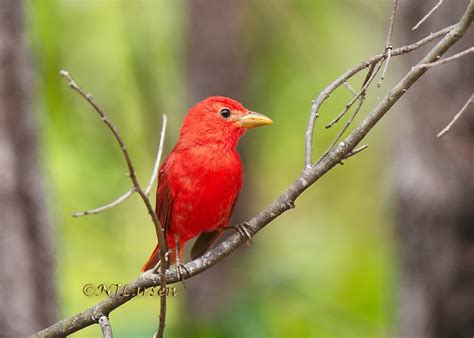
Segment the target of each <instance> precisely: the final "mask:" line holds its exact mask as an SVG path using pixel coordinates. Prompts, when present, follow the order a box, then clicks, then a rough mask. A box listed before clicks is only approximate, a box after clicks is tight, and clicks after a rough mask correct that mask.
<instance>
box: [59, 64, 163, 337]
mask: <svg viewBox="0 0 474 338" xmlns="http://www.w3.org/2000/svg"><path fill="white" fill-rule="evenodd" d="M60 74H61V76H62V77H64V78H65V79H66V80H67V81H68V84H69V87H71V88H72V89H73V90H74V91H76V92H77V93H78V94H79V95H81V96H82V97H83V98H84V99H85V100H86V101H87V102H88V103H89V104H90V105H91V106H92V108H94V110H95V111H96V112H97V113H98V114H99V116H100V118H101V120H102V122H104V123H105V124H106V125H107V127H108V128H109V130H110V131H111V132H112V135H113V136H114V138H115V140H116V141H117V143H118V144H119V146H120V150H121V151H122V155H123V157H124V160H125V163H126V164H127V168H128V172H129V176H130V179H131V181H132V184H133V187H134V190H135V191H136V192H138V194H139V195H140V197H141V199H142V201H143V203H144V204H145V207H146V209H147V211H148V214H149V215H150V217H151V219H152V221H153V224H154V225H155V231H156V235H157V238H158V243H159V248H160V260H161V261H162V262H164V261H166V251H167V247H166V241H165V236H164V231H163V228H162V227H161V224H160V221H159V220H158V217H157V215H156V213H155V211H154V210H153V207H152V205H151V202H150V200H149V199H148V196H147V195H146V194H145V192H144V191H143V189H142V187H141V185H140V182H138V178H137V175H136V173H135V168H134V166H133V162H132V160H131V158H130V155H129V154H128V150H127V148H126V147H125V142H124V141H123V139H122V137H121V136H120V133H119V132H118V130H117V128H116V127H115V125H114V124H113V123H112V121H111V120H110V119H109V118H108V117H107V115H106V114H105V111H104V110H102V108H101V107H100V106H99V105H98V104H97V103H96V102H95V100H94V99H93V97H92V95H91V94H86V93H85V92H84V91H83V90H82V88H81V87H80V86H79V85H78V84H77V83H76V81H74V79H73V78H72V77H71V76H70V75H69V73H68V72H67V71H65V70H61V71H60ZM160 272H161V273H160V276H161V277H160V283H159V284H160V287H161V288H162V289H163V290H166V264H161V270H160ZM160 304H161V306H160V326H159V329H158V332H159V333H160V335H159V337H163V333H164V327H165V317H166V292H164V293H163V295H161V296H160ZM105 313H107V312H105Z"/></svg>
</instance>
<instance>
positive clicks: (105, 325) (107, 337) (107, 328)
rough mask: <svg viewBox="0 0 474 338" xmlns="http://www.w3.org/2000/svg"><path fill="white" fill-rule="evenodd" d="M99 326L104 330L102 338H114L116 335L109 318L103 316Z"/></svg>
mask: <svg viewBox="0 0 474 338" xmlns="http://www.w3.org/2000/svg"><path fill="white" fill-rule="evenodd" d="M99 325H100V328H101V330H102V336H103V337H104V338H113V337H114V335H113V334H112V326H111V325H110V322H109V318H107V316H104V315H102V316H101V317H100V318H99Z"/></svg>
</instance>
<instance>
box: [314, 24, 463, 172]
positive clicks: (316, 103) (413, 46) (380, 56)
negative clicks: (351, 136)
mask: <svg viewBox="0 0 474 338" xmlns="http://www.w3.org/2000/svg"><path fill="white" fill-rule="evenodd" d="M455 27H456V25H452V26H449V27H446V28H443V29H441V30H439V31H438V32H436V33H433V34H430V35H429V36H427V37H425V38H423V39H421V40H419V41H417V42H415V43H413V44H411V45H407V46H403V47H400V48H396V49H393V50H392V53H391V56H392V57H393V56H398V55H403V54H407V53H410V52H412V51H414V50H415V49H418V48H420V47H421V46H424V45H425V44H427V43H429V42H431V41H433V40H435V39H437V38H439V37H441V36H443V35H446V34H448V33H449V32H451V31H452V30H453V29H454V28H455ZM384 57H385V52H383V53H380V54H377V55H374V56H372V57H371V58H369V59H367V60H365V61H364V62H362V63H360V64H358V65H357V66H355V67H353V68H352V69H350V70H348V71H347V72H345V73H344V74H343V75H341V76H340V77H339V78H337V79H336V80H334V81H333V82H332V83H331V84H329V85H328V86H327V87H326V88H325V89H324V90H323V91H321V93H320V94H319V96H318V97H317V98H316V99H315V100H313V103H312V106H311V112H310V117H309V122H308V126H307V128H306V134H305V135H306V142H305V168H306V169H308V168H310V167H311V165H312V152H313V151H312V149H313V132H314V125H315V122H316V118H317V116H318V112H319V108H320V107H321V105H322V104H323V102H324V101H325V100H326V99H327V98H328V97H329V96H330V95H331V94H332V93H333V92H334V91H335V90H336V89H337V88H339V86H341V85H342V84H343V83H344V82H346V81H347V80H348V79H350V78H351V77H353V76H354V75H356V74H357V73H359V72H360V71H361V70H363V69H365V68H367V67H369V66H371V65H372V64H374V63H377V62H379V61H380V60H381V59H383V58H384Z"/></svg>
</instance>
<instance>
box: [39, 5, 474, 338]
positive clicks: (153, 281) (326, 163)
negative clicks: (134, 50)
mask: <svg viewBox="0 0 474 338" xmlns="http://www.w3.org/2000/svg"><path fill="white" fill-rule="evenodd" d="M473 18H474V1H471V2H470V4H469V5H468V6H467V9H466V11H465V12H464V14H463V16H462V18H461V19H460V21H459V22H458V23H457V24H456V25H455V26H454V28H452V32H451V33H450V34H448V35H446V36H445V37H444V38H443V39H442V40H441V41H440V42H439V43H438V44H436V46H435V47H433V48H432V49H431V50H430V51H429V52H428V53H427V54H426V55H425V57H424V58H423V59H422V60H421V62H420V63H429V62H432V61H434V60H436V58H437V56H439V55H443V54H444V53H445V52H446V51H447V50H448V49H449V48H450V47H451V46H452V45H454V44H455V43H456V42H457V41H458V40H459V39H460V38H461V37H463V35H464V34H465V33H466V31H467V29H468V28H469V27H470V25H471V23H472V20H473ZM450 30H451V29H450ZM440 32H441V31H440ZM440 32H438V33H436V34H441V33H440ZM448 32H449V31H448ZM438 36H440V35H438ZM427 39H428V40H429V41H431V39H433V37H432V36H430V37H427V38H425V39H423V40H424V41H425V42H424V43H426V41H427ZM417 44H418V45H417V47H419V46H420V44H419V42H418V43H417ZM408 47H409V46H405V47H403V48H404V50H405V51H407V48H408ZM417 47H415V48H417ZM410 48H412V47H410ZM408 49H409V48H408ZM395 51H396V49H395V50H394V53H393V55H395ZM408 51H409V50H408ZM408 51H407V52H408ZM393 55H392V56H393ZM381 57H383V55H382V56H381ZM381 57H380V58H381ZM379 60H380V59H379ZM368 65H370V63H369V64H368ZM368 65H365V66H364V65H362V68H361V69H363V68H366V67H368ZM357 67H360V65H359V66H356V67H355V68H354V69H351V70H349V71H348V72H346V73H345V74H344V76H346V75H347V74H348V73H357V72H358V71H357V70H356V69H357ZM426 71H427V69H424V68H422V67H416V66H415V67H413V68H411V69H410V70H409V71H408V72H407V73H406V75H405V76H404V77H403V78H402V79H401V80H400V81H399V82H398V83H397V84H396V85H395V86H394V87H393V88H392V89H391V90H390V91H389V92H388V93H387V94H386V95H385V96H384V97H383V98H382V99H381V100H380V101H379V102H378V104H377V105H376V106H375V107H374V108H373V109H372V111H371V112H370V113H368V114H367V116H366V117H365V118H364V120H363V121H362V122H361V123H360V124H359V125H358V126H357V128H355V129H354V130H353V131H352V132H351V133H350V134H349V135H348V136H347V137H346V138H345V139H344V141H343V142H341V143H340V144H339V145H338V146H337V147H336V148H335V149H334V150H333V151H331V153H330V154H329V155H328V156H327V157H325V158H324V159H323V160H322V161H320V162H318V163H316V164H315V165H314V166H310V167H309V168H307V169H306V170H304V171H303V172H302V174H301V175H300V176H299V177H297V178H296V180H295V182H294V183H293V184H292V185H291V186H290V187H288V189H286V190H285V191H284V192H283V193H282V194H281V195H280V196H279V197H278V198H277V199H276V200H275V201H273V202H272V203H271V204H270V205H269V206H268V207H266V208H265V209H264V210H262V211H261V212H259V213H258V214H257V215H256V216H255V217H253V218H252V219H251V220H249V221H248V222H246V224H247V227H246V229H247V230H248V232H249V234H250V235H251V236H254V235H255V234H256V233H258V232H259V231H261V230H262V229H263V228H264V227H265V226H266V225H267V224H269V223H270V222H272V221H273V220H274V219H276V218H277V217H279V216H280V215H281V214H283V213H284V212H286V211H288V210H290V209H291V206H294V202H295V200H296V199H297V198H298V196H300V195H301V194H302V193H303V192H304V191H305V190H306V189H308V187H310V186H311V185H313V184H314V183H315V182H316V181H318V180H319V179H320V178H321V177H322V176H324V175H325V174H327V173H328V172H329V171H330V170H331V169H332V168H334V167H335V166H336V165H337V164H338V163H339V162H340V161H341V160H342V159H343V158H344V157H345V156H346V155H347V154H348V153H350V152H351V151H353V150H354V149H355V147H356V146H357V145H358V144H359V143H360V142H361V141H362V140H363V139H364V138H365V137H366V136H367V134H368V133H369V132H370V131H371V130H372V129H373V128H374V126H375V125H376V124H377V123H378V122H379V121H380V119H381V118H383V117H384V116H385V115H386V114H387V113H388V111H390V109H391V108H392V107H393V105H394V104H395V103H396V102H397V101H398V100H399V99H400V98H401V97H402V96H403V95H404V94H405V93H406V92H407V91H408V89H409V88H410V87H411V86H412V85H413V84H414V83H415V82H416V81H417V80H418V79H420V77H421V76H422V75H423V74H424V73H425V72H426ZM344 76H342V77H341V78H339V79H337V80H335V81H334V82H333V83H332V84H331V85H333V84H334V83H337V82H338V81H340V80H341V79H342V78H343V77H344ZM345 80H346V79H344V80H342V81H341V84H342V82H344V81H345ZM328 88H329V87H328ZM325 94H326V95H327V94H328V92H327V91H326V92H325ZM311 114H314V112H313V111H311ZM244 243H245V239H244V238H243V237H242V236H241V235H240V234H239V233H234V234H232V235H230V236H229V237H228V238H227V239H226V240H225V241H223V242H221V243H220V244H218V245H216V246H215V247H214V248H213V249H212V250H210V251H209V252H207V253H206V254H204V255H203V256H202V257H200V258H198V259H196V260H194V261H191V262H188V263H186V265H185V266H186V269H187V270H188V272H189V274H187V275H186V276H181V277H184V278H185V279H189V278H192V277H193V276H196V275H198V274H200V273H202V272H203V271H205V270H207V269H209V268H210V267H212V266H214V265H215V264H217V263H219V262H220V261H222V260H223V259H224V258H225V257H226V256H228V255H230V254H231V253H232V252H233V251H234V250H236V249H237V248H238V247H239V246H240V245H242V244H244ZM179 280H180V279H179V274H178V269H177V268H176V267H174V268H173V269H169V270H167V271H166V281H167V283H168V284H170V283H176V282H178V281H179ZM160 283H161V276H160V275H157V274H155V273H153V272H151V271H147V272H145V273H143V274H141V275H140V276H139V277H137V278H136V279H135V280H133V281H131V282H130V283H128V284H127V285H128V286H129V289H130V290H144V289H147V288H150V287H153V286H157V285H160ZM135 296H136V294H135V293H133V292H131V293H130V294H126V295H111V296H109V297H107V298H106V299H104V300H102V301H100V302H98V303H97V304H95V305H94V306H92V307H90V308H88V309H86V310H84V311H82V312H80V313H78V314H76V315H74V316H71V317H69V318H66V319H63V320H61V321H59V322H57V323H54V324H52V325H51V326H50V327H48V328H46V329H44V330H42V331H40V332H38V333H36V334H35V335H34V336H35V337H44V336H65V335H68V334H72V333H74V332H77V331H79V330H81V329H83V328H85V327H87V326H89V325H92V324H94V323H96V321H97V320H98V318H99V317H100V315H101V314H103V313H110V312H112V311H113V310H115V309H117V308H118V307H120V306H121V305H122V304H125V303H126V302H128V301H129V300H131V299H133V298H134V297H135Z"/></svg>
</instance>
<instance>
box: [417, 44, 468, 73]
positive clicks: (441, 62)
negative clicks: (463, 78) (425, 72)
mask: <svg viewBox="0 0 474 338" xmlns="http://www.w3.org/2000/svg"><path fill="white" fill-rule="evenodd" d="M472 52H474V47H471V48H468V49H466V50H465V51H462V52H460V53H457V54H454V55H453V56H450V57H448V58H446V59H442V60H438V61H435V62H430V63H424V64H422V65H421V66H422V67H425V68H431V67H435V66H439V65H444V64H445V63H448V62H451V61H455V60H457V59H459V58H460V57H463V56H464V55H467V54H470V53H472Z"/></svg>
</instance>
